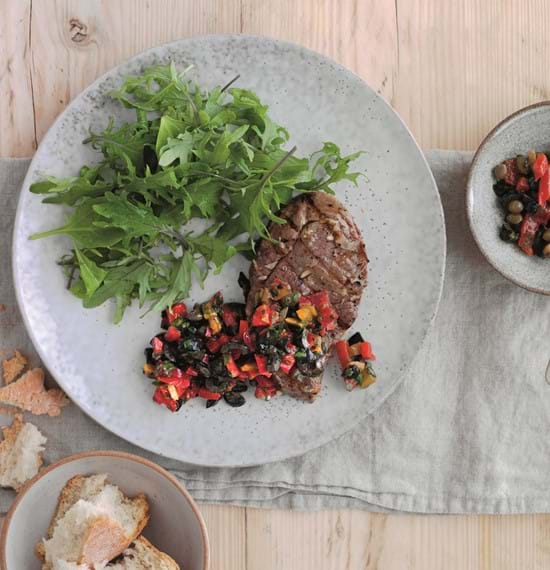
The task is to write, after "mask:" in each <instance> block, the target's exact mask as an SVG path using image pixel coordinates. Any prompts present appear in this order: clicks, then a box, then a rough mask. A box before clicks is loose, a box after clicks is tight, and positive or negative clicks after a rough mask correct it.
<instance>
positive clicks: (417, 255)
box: [13, 36, 445, 466]
mask: <svg viewBox="0 0 550 570" xmlns="http://www.w3.org/2000/svg"><path fill="white" fill-rule="evenodd" d="M170 60H173V61H174V62H175V63H176V64H177V65H178V66H179V67H181V68H184V67H186V66H188V65H189V64H193V65H194V70H193V72H192V77H193V78H194V79H196V80H198V81H199V82H200V83H201V84H203V85H205V86H207V87H213V86H214V85H216V84H224V83H226V82H227V81H228V80H230V79H231V78H233V77H234V76H235V75H236V74H238V73H239V74H240V75H241V78H240V80H239V85H241V86H243V87H247V88H250V89H253V90H254V91H256V92H257V93H258V94H259V95H260V97H261V98H262V99H263V100H264V101H265V102H266V103H268V104H269V105H270V107H271V112H272V114H273V118H274V119H275V120H276V121H277V122H279V123H281V124H282V125H285V126H287V127H288V128H289V130H290V133H291V141H292V143H293V144H296V145H297V146H298V152H299V153H300V154H307V153H309V152H311V151H313V150H314V149H317V148H319V147H320V146H321V144H322V143H323V141H327V140H331V141H334V142H336V143H337V144H339V145H340V146H341V147H342V149H343V150H344V151H345V152H346V153H347V152H352V151H355V150H359V149H363V150H365V151H366V152H365V154H364V155H363V156H362V157H361V159H360V160H358V161H357V162H356V163H355V164H354V166H355V167H356V168H358V169H360V170H363V171H365V172H366V173H367V174H368V180H367V179H362V180H361V182H360V184H359V188H354V187H353V186H351V185H349V184H347V183H344V184H340V185H339V186H338V188H337V196H338V198H339V199H340V200H342V201H343V202H344V203H345V204H346V205H347V206H348V208H349V209H350V211H351V212H352V214H353V216H354V218H355V220H356V222H357V224H358V225H359V227H360V229H361V231H362V233H363V236H364V239H365V241H366V244H367V250H368V254H369V258H370V261H371V263H370V265H369V285H368V287H367V291H366V294H365V295H364V297H363V301H362V303H361V307H360V312H359V317H358V320H357V323H356V326H355V327H354V329H357V330H361V331H363V333H364V334H365V336H366V337H367V338H368V339H370V340H371V341H372V343H373V345H374V348H375V351H376V354H377V357H378V360H377V362H376V370H377V373H378V382H377V383H376V384H375V385H373V386H372V387H370V388H369V389H368V390H365V391H362V390H356V391H354V392H353V393H348V392H346V390H345V388H344V385H343V383H342V382H341V381H340V380H339V379H338V371H337V366H336V364H335V363H332V365H331V367H330V368H329V370H328V371H327V373H326V374H325V380H324V387H323V390H322V393H321V395H320V397H319V399H318V400H317V401H316V402H315V403H314V404H306V403H303V402H298V401H295V400H292V399H291V398H288V397H280V398H275V399H274V400H272V401H270V402H264V401H260V400H256V399H255V398H254V397H253V396H252V395H251V396H250V397H249V398H248V401H247V404H246V405H245V406H243V407H241V408H237V409H235V408H230V407H229V406H226V405H219V406H216V407H215V408H211V409H209V410H206V409H205V407H204V402H203V401H198V400H195V401H192V402H190V403H189V404H188V405H186V406H184V407H183V408H182V409H181V411H180V412H179V413H177V414H171V413H169V412H168V411H167V410H166V409H165V408H162V407H160V406H157V405H155V404H153V403H152V402H151V394H152V390H151V386H150V383H149V382H148V381H147V380H145V379H144V377H143V376H142V373H141V366H142V363H143V348H144V347H145V346H147V344H148V342H149V339H150V338H151V337H152V336H153V334H155V333H156V332H157V331H158V327H159V315H156V314H149V315H147V316H146V317H145V318H141V317H140V311H139V310H138V309H137V307H132V308H131V309H130V310H129V311H128V313H127V315H126V316H125V318H124V320H123V321H122V323H121V324H120V325H116V326H115V325H113V324H112V323H111V320H112V315H113V306H112V305H110V304H105V305H104V306H102V307H100V308H98V309H94V310H86V309H83V308H82V307H81V305H80V302H79V301H78V300H77V299H76V298H74V297H72V296H71V294H70V293H69V292H67V290H66V289H65V278H64V276H63V275H62V272H61V271H60V270H59V267H58V266H57V265H56V263H55V260H56V259H57V258H58V257H59V256H60V255H61V254H62V253H63V252H64V251H66V248H67V246H68V242H67V241H66V240H65V238H63V237H55V238H49V239H43V240H38V241H29V240H28V236H29V235H30V234H32V233H33V232H38V231H42V230H45V229H47V228H51V227H54V226H57V225H60V224H61V223H62V221H63V212H62V211H61V208H59V207H56V206H49V205H43V204H42V203H41V201H40V197H39V196H36V195H33V194H31V193H30V192H29V191H28V189H29V185H30V184H31V183H32V182H34V181H35V180H37V179H39V178H40V177H41V175H42V174H43V173H50V174H54V175H58V176H72V175H75V174H76V173H77V171H78V169H79V167H80V165H82V164H83V163H86V162H92V161H94V160H96V159H97V157H96V156H95V155H94V153H93V152H92V151H91V150H90V149H88V148H87V147H85V146H83V145H82V144H81V141H82V139H84V138H85V137H86V135H87V132H88V128H89V127H90V126H92V127H94V128H96V129H97V128H100V127H103V126H104V125H105V124H106V123H107V121H108V119H109V117H111V116H115V117H116V118H117V119H119V120H120V119H124V116H125V115H124V113H125V112H124V111H122V110H121V109H120V108H119V106H117V105H115V104H114V103H112V102H111V101H110V100H109V98H108V97H107V96H106V94H107V93H108V92H109V91H110V90H111V89H113V88H114V87H116V86H118V85H119V83H120V82H121V80H122V78H123V77H124V76H126V75H128V74H135V73H140V71H141V70H142V69H143V68H144V67H145V66H148V65H151V64H154V63H159V62H168V61H170ZM13 260H14V275H15V284H16V289H17V294H18V299H19V304H20V307H21V311H22V313H23V317H24V320H25V323H26V326H27V329H28V331H29V333H30V335H31V337H32V339H33V342H34V344H35V346H36V348H37V350H38V352H39V353H40V356H41V357H42V359H43V361H44V364H45V365H46V366H47V367H48V369H49V371H50V372H51V373H52V375H53V376H54V377H55V378H56V380H57V381H58V382H59V384H60V385H61V386H62V387H63V388H64V389H65V390H66V392H67V393H68V394H69V396H70V397H71V398H72V399H73V400H74V401H75V402H76V403H77V404H78V405H79V406H80V407H81V408H82V409H83V410H84V411H85V412H86V413H87V414H89V415H90V416H92V417H93V418H94V419H95V420H96V421H97V422H99V423H100V424H101V425H102V426H104V427H105V428H107V429H109V430H111V431H113V432H114V433H116V434H118V435H119V436H121V437H123V438H125V439H127V440H128V441H131V442H133V443H135V444H137V445H139V446H141V447H143V448H145V449H148V450H150V451H153V452H157V453H159V454H161V455H165V456H169V457H172V458H175V459H180V460H183V461H186V462H189V463H194V464H200V465H208V466H244V465H254V464H260V463H266V462H270V461H275V460H280V459H284V458H287V457H291V456H295V455H299V454H302V453H304V452H306V451H308V450H309V449H312V448H315V447H317V446H320V445H322V444H323V443H326V442H328V441H330V440H331V439H333V438H335V437H337V436H339V435H341V434H343V433H345V432H346V431H348V430H351V429H362V428H361V420H362V419H363V418H364V417H365V415H366V414H368V413H371V412H373V411H374V410H376V408H377V407H378V406H379V405H380V404H381V403H382V402H383V401H384V400H385V399H386V398H387V397H388V395H389V394H390V393H391V392H392V391H393V390H394V389H395V387H396V386H397V385H398V383H399V382H400V381H401V380H402V378H403V376H404V374H405V371H406V370H407V367H408V366H409V364H410V363H411V361H412V360H413V358H414V356H415V354H416V352H417V351H418V349H419V347H420V345H421V344H422V341H423V339H424V337H425V335H426V333H427V331H428V328H429V326H430V324H431V322H432V319H433V317H434V315H435V312H436V310H437V305H438V302H439V297H440V293H441V287H442V281H443V273H444V265H445V231H444V222H443V213H442V209H441V203H440V200H439V195H438V192H437V188H436V186H435V182H434V179H433V177H432V174H431V172H430V170H429V168H428V165H427V163H426V161H425V159H424V156H423V155H422V153H421V151H420V149H419V148H418V146H417V145H416V143H415V141H414V139H413V138H412V136H411V134H410V133H409V131H408V130H407V128H406V127H405V125H404V124H403V123H402V121H401V120H400V119H399V117H398V116H397V115H396V114H395V112H394V111H393V110H392V109H391V108H390V107H389V106H388V105H387V104H386V103H385V102H384V101H383V100H382V99H381V98H380V97H379V96H378V95H377V94H376V93H375V92H374V91H373V90H372V89H371V88H370V87H368V86H367V85H366V84H365V83H364V82H363V81H362V80H360V79H359V78H358V77H356V76H355V75H353V74H352V73H350V72H349V71H347V70H346V69H344V68H342V67H341V66H339V65H337V64H335V63H334V62H332V61H330V60H328V59H327V58H325V57H323V56H321V55H318V54H316V53H314V52H311V51H308V50H306V49H303V48H301V47H298V46H295V45H291V44H287V43H282V42H279V41H275V40H271V39H267V38H260V37H250V36H208V37H198V38H191V39H186V40H181V41H177V42H174V43H171V44H168V45H164V46H160V47H157V48H154V49H151V50H149V51H147V52H144V53H142V54H140V55H138V56H136V57H134V58H133V59H131V60H130V61H128V62H126V63H123V64H122V65H120V66H118V67H117V68H115V69H113V70H112V71H110V72H108V73H107V74H105V75H104V76H102V77H101V78H99V79H98V80H97V81H96V82H95V83H93V84H92V85H91V86H90V87H88V89H86V90H85V91H84V92H83V93H82V94H81V95H79V96H78V97H77V98H76V99H75V100H74V101H73V102H72V103H71V105H70V106H69V107H68V108H67V109H66V110H65V111H64V113H63V114H62V115H61V116H60V117H59V118H58V119H57V121H56V122H55V123H54V125H53V126H52V128H51V129H50V131H49V132H48V134H47V135H46V137H45V138H44V140H43V142H42V144H41V145H40V147H39V149H38V151H37V152H36V155H35V157H34V159H33V161H32V163H31V166H30V169H29V172H28V175H27V177H26V179H25V182H24V184H23V188H22V192H21V198H20V202H19V207H18V211H17V219H16V224H15V234H14V256H13ZM247 266H248V263H247V262H246V260H244V259H242V258H235V259H234V260H232V261H231V262H230V263H229V264H228V265H227V266H226V267H225V268H224V271H223V272H222V274H221V275H219V276H214V275H212V276H210V277H209V278H208V280H207V283H206V287H205V289H204V290H201V289H200V287H198V286H196V287H195V288H194V289H193V290H192V295H191V297H192V298H191V299H190V301H191V302H194V301H203V300H204V299H206V298H208V296H209V295H211V294H212V293H214V292H215V291H216V290H222V291H223V294H224V296H225V298H226V299H227V300H238V299H240V298H241V293H240V290H239V288H238V285H237V275H238V273H239V271H241V270H245V271H246V270H247Z"/></svg>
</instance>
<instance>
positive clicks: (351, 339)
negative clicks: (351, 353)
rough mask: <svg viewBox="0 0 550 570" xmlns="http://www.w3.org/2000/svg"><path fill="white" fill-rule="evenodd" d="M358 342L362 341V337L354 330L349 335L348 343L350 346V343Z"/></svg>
mask: <svg viewBox="0 0 550 570" xmlns="http://www.w3.org/2000/svg"><path fill="white" fill-rule="evenodd" d="M358 342H363V337H362V336H361V333H360V332H356V333H355V334H352V335H351V336H350V337H349V340H348V343H349V345H350V346H351V345H352V344H356V343H358Z"/></svg>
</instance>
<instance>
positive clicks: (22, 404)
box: [0, 368, 69, 416]
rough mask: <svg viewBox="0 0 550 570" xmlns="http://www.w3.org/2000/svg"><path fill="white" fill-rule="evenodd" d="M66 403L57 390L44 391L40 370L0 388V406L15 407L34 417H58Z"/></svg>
mask: <svg viewBox="0 0 550 570" xmlns="http://www.w3.org/2000/svg"><path fill="white" fill-rule="evenodd" d="M68 403H69V400H68V399H67V396H65V394H64V393H63V391H62V390H60V389H59V388H52V389H51V390H46V388H45V386H44V370H42V368H33V369H32V370H29V371H28V372H25V374H23V376H21V378H19V380H16V381H15V382H12V383H11V384H8V385H7V386H3V387H2V388H0V404H8V405H10V406H16V407H18V408H21V409H23V410H26V411H28V412H30V413H31V414H35V415H41V414H48V415H49V416H58V415H59V414H61V408H62V407H63V406H65V405H67V404H68Z"/></svg>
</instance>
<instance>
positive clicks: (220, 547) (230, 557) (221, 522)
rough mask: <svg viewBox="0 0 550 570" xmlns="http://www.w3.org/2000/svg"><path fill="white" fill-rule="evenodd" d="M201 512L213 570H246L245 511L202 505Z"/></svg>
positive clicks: (235, 508)
mask: <svg viewBox="0 0 550 570" xmlns="http://www.w3.org/2000/svg"><path fill="white" fill-rule="evenodd" d="M200 510H201V512H202V514H203V516H204V520H205V521H206V526H207V528H208V535H209V537H210V552H211V560H210V563H211V568H212V570H217V569H219V570H222V569H223V570H244V569H245V568H246V513H245V509H241V508H237V507H222V506H214V505H200ZM184 568H185V567H184Z"/></svg>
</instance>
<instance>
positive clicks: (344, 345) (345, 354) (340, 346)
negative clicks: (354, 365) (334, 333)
mask: <svg viewBox="0 0 550 570" xmlns="http://www.w3.org/2000/svg"><path fill="white" fill-rule="evenodd" d="M334 347H335V348H336V355H337V356H338V360H339V361H340V366H341V367H342V368H345V367H346V366H347V365H348V364H349V361H350V360H351V358H350V354H349V343H348V341H347V340H339V341H338V342H337V343H336V344H335V345H334Z"/></svg>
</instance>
